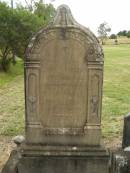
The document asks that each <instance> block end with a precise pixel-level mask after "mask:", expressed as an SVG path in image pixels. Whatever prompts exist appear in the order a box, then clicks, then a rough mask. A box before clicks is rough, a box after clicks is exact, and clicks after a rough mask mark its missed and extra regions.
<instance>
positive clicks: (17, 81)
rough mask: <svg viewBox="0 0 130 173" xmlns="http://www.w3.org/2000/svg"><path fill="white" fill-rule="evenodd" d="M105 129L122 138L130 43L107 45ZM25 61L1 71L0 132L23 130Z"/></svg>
mask: <svg viewBox="0 0 130 173" xmlns="http://www.w3.org/2000/svg"><path fill="white" fill-rule="evenodd" d="M104 52H105V64H104V90H103V111H102V129H103V137H104V138H106V139H108V140H109V139H111V138H119V137H120V136H121V134H122V128H123V117H124V115H126V114H127V113H128V112H130V46H129V45H117V46H114V45H108V46H104ZM23 88H24V87H23V63H22V62H21V61H19V62H18V63H17V65H16V66H15V67H13V68H12V70H11V71H10V72H9V73H7V74H5V73H0V135H8V136H13V135H16V134H23V133H24V94H23V92H24V91H23Z"/></svg>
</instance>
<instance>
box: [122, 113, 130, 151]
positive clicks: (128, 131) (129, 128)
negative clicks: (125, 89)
mask: <svg viewBox="0 0 130 173" xmlns="http://www.w3.org/2000/svg"><path fill="white" fill-rule="evenodd" d="M122 147H123V148H126V147H130V113H129V114H128V115H127V116H125V117H124V130H123V140H122Z"/></svg>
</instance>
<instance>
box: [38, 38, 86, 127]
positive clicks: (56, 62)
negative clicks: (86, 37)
mask: <svg viewBox="0 0 130 173" xmlns="http://www.w3.org/2000/svg"><path fill="white" fill-rule="evenodd" d="M86 114H87V63H86V62H85V48H84V47H83V46H82V45H81V44H80V43H79V42H78V41H77V40H74V39H66V40H58V39H57V40H56V39H55V40H52V41H50V42H49V43H48V44H46V45H45V46H44V51H43V52H41V70H40V117H41V121H42V124H43V127H46V128H79V127H81V128H82V127H83V126H84V124H85V122H86V118H87V115H86Z"/></svg>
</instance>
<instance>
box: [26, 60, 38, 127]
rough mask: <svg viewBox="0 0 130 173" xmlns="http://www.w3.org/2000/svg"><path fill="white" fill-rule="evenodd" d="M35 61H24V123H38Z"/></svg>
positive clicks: (36, 68) (36, 67) (36, 64)
mask: <svg viewBox="0 0 130 173" xmlns="http://www.w3.org/2000/svg"><path fill="white" fill-rule="evenodd" d="M39 65H40V63H39V62H37V61H31V62H26V63H25V73H26V78H25V88H26V97H25V99H26V124H31V125H34V126H35V125H39V124H40V123H39V89H38V88H39V67H40V66H39Z"/></svg>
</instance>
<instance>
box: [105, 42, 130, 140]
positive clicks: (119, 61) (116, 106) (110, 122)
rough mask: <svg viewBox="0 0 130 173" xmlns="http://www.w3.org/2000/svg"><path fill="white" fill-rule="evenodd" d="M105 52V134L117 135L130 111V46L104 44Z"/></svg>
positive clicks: (120, 131)
mask: <svg viewBox="0 0 130 173" xmlns="http://www.w3.org/2000/svg"><path fill="white" fill-rule="evenodd" d="M104 52H105V66H104V97H103V115H102V119H103V121H102V124H103V135H104V136H105V137H115V136H120V135H121V134H122V127H123V117H124V115H126V114H127V113H128V112H130V46H129V45H118V46H104Z"/></svg>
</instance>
